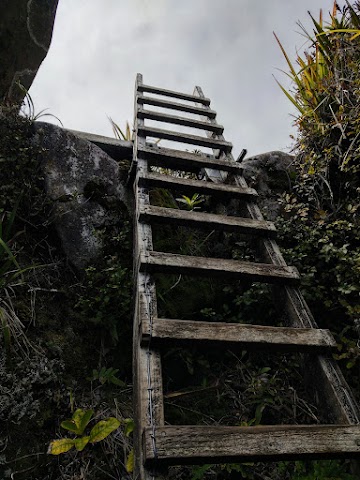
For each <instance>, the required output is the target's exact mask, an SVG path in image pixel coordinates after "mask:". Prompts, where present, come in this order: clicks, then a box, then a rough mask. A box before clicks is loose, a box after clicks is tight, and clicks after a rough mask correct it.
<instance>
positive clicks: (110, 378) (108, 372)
mask: <svg viewBox="0 0 360 480" xmlns="http://www.w3.org/2000/svg"><path fill="white" fill-rule="evenodd" d="M118 372H119V369H118V368H111V367H110V368H106V367H102V368H101V369H100V370H96V369H94V370H93V371H92V376H91V377H89V378H88V380H90V381H94V380H98V381H99V382H100V383H101V385H104V384H105V383H112V384H113V385H116V386H118V387H124V386H125V383H124V382H123V381H122V380H120V379H119V378H117V377H116V375H117V373H118Z"/></svg>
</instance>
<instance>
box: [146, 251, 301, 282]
mask: <svg viewBox="0 0 360 480" xmlns="http://www.w3.org/2000/svg"><path fill="white" fill-rule="evenodd" d="M140 271H141V272H148V273H152V272H161V273H176V274H177V275H180V274H183V275H200V276H206V277H215V276H222V277H227V278H235V279H246V280H250V281H254V282H266V283H280V284H284V285H285V284H286V285H290V284H297V283H298V281H299V273H298V271H297V269H296V268H295V267H289V266H278V265H272V264H267V263H254V262H242V261H239V260H227V259H221V258H208V257H193V256H186V255H177V254H173V253H163V252H146V253H141V254H140Z"/></svg>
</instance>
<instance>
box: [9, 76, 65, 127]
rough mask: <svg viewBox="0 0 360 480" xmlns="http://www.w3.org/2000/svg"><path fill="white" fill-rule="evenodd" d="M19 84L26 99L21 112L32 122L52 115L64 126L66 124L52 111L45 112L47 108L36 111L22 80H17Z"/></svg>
mask: <svg viewBox="0 0 360 480" xmlns="http://www.w3.org/2000/svg"><path fill="white" fill-rule="evenodd" d="M17 86H18V87H19V89H20V90H21V91H22V92H23V93H24V94H25V97H24V101H23V104H22V108H21V112H22V114H23V115H24V116H26V117H27V118H28V119H29V120H30V121H31V122H36V121H37V120H39V119H40V118H42V117H52V118H55V119H56V120H58V122H59V123H60V125H61V126H62V127H64V125H63V124H62V121H61V120H60V119H59V118H58V117H56V116H55V115H53V114H52V113H45V112H46V110H47V109H46V108H45V109H43V110H41V111H40V112H38V113H35V105H34V102H33V99H32V98H31V95H30V94H29V92H28V90H27V89H26V88H25V87H24V86H23V85H22V84H21V83H20V82H17Z"/></svg>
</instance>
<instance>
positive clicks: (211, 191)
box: [138, 172, 257, 198]
mask: <svg viewBox="0 0 360 480" xmlns="http://www.w3.org/2000/svg"><path fill="white" fill-rule="evenodd" d="M138 182H139V185H141V186H148V187H154V188H168V189H169V190H176V191H180V192H181V193H184V194H186V193H190V194H191V193H199V194H202V195H212V196H221V197H227V198H229V197H233V198H243V197H253V198H256V197H257V193H256V191H255V190H254V189H253V188H249V187H247V188H241V187H236V186H232V185H223V184H218V183H216V184H215V183H212V182H203V181H201V180H191V179H188V178H177V177H171V176H169V175H162V174H160V173H153V172H151V173H150V172H146V173H145V172H139V179H138Z"/></svg>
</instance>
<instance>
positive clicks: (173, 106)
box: [136, 95, 216, 118]
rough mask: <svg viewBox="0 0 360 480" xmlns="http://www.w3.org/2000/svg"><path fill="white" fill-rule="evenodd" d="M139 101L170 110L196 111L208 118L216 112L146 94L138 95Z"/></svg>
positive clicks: (197, 113) (195, 112)
mask: <svg viewBox="0 0 360 480" xmlns="http://www.w3.org/2000/svg"><path fill="white" fill-rule="evenodd" d="M136 98H137V103H139V104H140V105H153V106H154V107H162V108H169V109H170V110H179V111H180V112H188V113H194V114H196V115H202V116H204V117H208V118H215V117H216V112H215V111H214V110H211V109H208V108H203V107H194V106H192V105H185V104H184V103H177V102H169V101H168V100H162V99H160V98H154V97H146V96H145V95H137V97H136Z"/></svg>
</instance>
